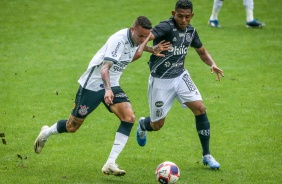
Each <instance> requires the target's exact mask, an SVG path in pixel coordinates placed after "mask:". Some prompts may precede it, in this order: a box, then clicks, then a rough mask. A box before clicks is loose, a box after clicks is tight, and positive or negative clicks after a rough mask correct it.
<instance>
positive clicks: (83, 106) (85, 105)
mask: <svg viewBox="0 0 282 184" xmlns="http://www.w3.org/2000/svg"><path fill="white" fill-rule="evenodd" d="M104 93H105V92H104V90H100V91H91V90H87V89H85V88H82V87H81V86H80V87H79V89H78V91H77V94H76V99H75V102H74V108H73V110H72V113H71V114H72V115H73V116H74V117H77V118H84V119H85V118H86V117H87V116H88V115H89V114H90V113H91V112H92V111H93V110H94V109H96V108H97V107H98V106H99V104H100V103H101V102H102V101H103V99H104Z"/></svg>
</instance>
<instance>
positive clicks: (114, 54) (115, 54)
mask: <svg viewBox="0 0 282 184" xmlns="http://www.w3.org/2000/svg"><path fill="white" fill-rule="evenodd" d="M120 45H121V43H120V42H118V44H117V47H116V48H115V50H114V51H113V52H112V56H113V57H117V51H118V49H119V47H120Z"/></svg>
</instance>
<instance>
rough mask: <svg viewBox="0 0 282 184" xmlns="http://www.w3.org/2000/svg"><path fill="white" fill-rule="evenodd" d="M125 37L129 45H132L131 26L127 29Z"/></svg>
mask: <svg viewBox="0 0 282 184" xmlns="http://www.w3.org/2000/svg"><path fill="white" fill-rule="evenodd" d="M127 39H128V41H129V43H130V46H131V47H134V42H133V39H132V35H131V28H128V30H127Z"/></svg>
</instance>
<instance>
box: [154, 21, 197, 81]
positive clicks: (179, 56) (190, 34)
mask: <svg viewBox="0 0 282 184" xmlns="http://www.w3.org/2000/svg"><path fill="white" fill-rule="evenodd" d="M152 33H153V34H154V36H155V39H154V41H153V44H154V45H156V44H158V43H159V42H160V41H162V40H165V41H169V42H170V43H171V44H172V48H171V49H170V50H168V51H163V52H162V54H165V57H158V56H155V55H151V57H150V61H149V66H150V71H151V75H152V76H153V77H158V78H166V79H167V78H175V77H177V76H179V75H181V73H182V72H183V71H184V62H185V57H186V55H187V53H188V47H189V46H191V47H194V48H201V47H202V43H201V41H200V38H199V36H198V33H197V31H196V29H195V28H194V27H193V26H191V25H188V26H187V27H186V29H185V30H181V29H179V28H178V27H177V26H176V23H175V21H174V19H173V18H170V19H168V20H165V21H162V22H160V23H159V24H158V25H156V26H155V27H154V28H153V29H152Z"/></svg>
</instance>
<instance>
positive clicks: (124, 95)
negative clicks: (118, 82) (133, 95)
mask: <svg viewBox="0 0 282 184" xmlns="http://www.w3.org/2000/svg"><path fill="white" fill-rule="evenodd" d="M115 97H116V98H127V96H126V94H125V93H117V94H115Z"/></svg>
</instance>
